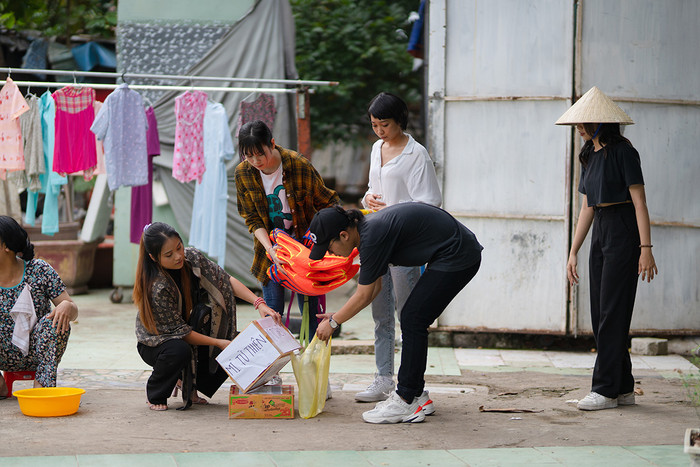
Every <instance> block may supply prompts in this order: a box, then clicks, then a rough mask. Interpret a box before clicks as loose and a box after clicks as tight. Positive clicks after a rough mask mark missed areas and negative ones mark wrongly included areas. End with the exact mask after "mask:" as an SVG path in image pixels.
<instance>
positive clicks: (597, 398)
mask: <svg viewBox="0 0 700 467" xmlns="http://www.w3.org/2000/svg"><path fill="white" fill-rule="evenodd" d="M577 407H578V408H579V410H602V409H614V408H615V407H617V399H613V398H611V397H605V396H603V395H600V394H598V393H597V392H591V393H590V394H588V395H587V396H586V397H584V398H583V399H581V400H580V401H579V402H578V406H577Z"/></svg>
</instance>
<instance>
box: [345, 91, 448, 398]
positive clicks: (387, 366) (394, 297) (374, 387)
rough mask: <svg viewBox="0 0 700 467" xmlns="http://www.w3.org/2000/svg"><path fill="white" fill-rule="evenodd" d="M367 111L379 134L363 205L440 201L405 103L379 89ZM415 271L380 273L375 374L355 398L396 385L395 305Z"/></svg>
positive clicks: (375, 311) (382, 393) (383, 393)
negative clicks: (409, 130) (410, 127)
mask: <svg viewBox="0 0 700 467" xmlns="http://www.w3.org/2000/svg"><path fill="white" fill-rule="evenodd" d="M367 115H368V117H369V119H370V121H371V123H372V129H373V130H374V133H375V134H376V135H377V136H378V137H379V140H378V141H377V142H376V143H374V145H373V146H372V154H371V156H370V169H369V189H368V190H367V193H365V196H364V197H363V198H362V205H363V206H364V207H365V208H367V209H371V210H379V209H382V208H384V207H386V206H391V205H394V204H398V203H405V202H412V201H418V202H422V203H427V204H432V205H434V206H440V204H442V195H441V193H440V188H439V187H438V181H437V177H436V176H435V168H434V167H433V161H432V160H431V159H430V156H429V155H428V151H426V149H425V148H424V147H423V146H422V145H421V144H420V143H418V142H417V141H416V140H414V139H413V137H412V136H411V135H409V134H408V133H405V130H406V127H407V125H408V107H407V106H406V103H405V102H404V101H403V100H402V99H401V98H399V97H397V96H395V95H393V94H389V93H387V92H382V93H379V94H378V95H377V96H375V97H374V99H372V101H371V102H370V103H369V107H368V109H367ZM419 277H420V268H417V267H403V266H391V267H390V268H389V271H388V272H387V273H386V274H385V275H384V276H383V277H382V289H381V292H379V295H378V296H377V297H376V298H375V299H374V301H373V302H372V317H373V318H374V325H375V328H374V329H375V331H374V353H375V361H376V365H377V375H376V377H375V379H374V381H373V382H372V384H370V385H369V387H368V388H367V389H365V390H364V391H362V392H359V393H357V394H356V395H355V399H356V400H358V401H361V402H376V401H380V400H385V399H386V398H387V397H388V395H389V393H391V392H392V391H393V390H394V389H395V388H394V338H395V321H394V309H397V310H399V313H400V312H401V308H402V307H403V305H404V303H405V301H406V298H407V297H408V295H409V294H410V293H411V290H412V289H413V286H415V284H416V282H417V281H418V278H419ZM399 319H400V315H399Z"/></svg>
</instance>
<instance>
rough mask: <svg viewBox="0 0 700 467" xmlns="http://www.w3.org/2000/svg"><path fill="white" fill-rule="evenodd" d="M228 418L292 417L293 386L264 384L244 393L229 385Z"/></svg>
mask: <svg viewBox="0 0 700 467" xmlns="http://www.w3.org/2000/svg"><path fill="white" fill-rule="evenodd" d="M228 418H294V386H292V385H291V384H282V385H279V384H278V385H265V386H262V387H259V388H257V389H256V390H255V391H253V392H249V393H246V394H242V393H241V392H240V390H239V389H238V386H231V391H230V393H229V404H228Z"/></svg>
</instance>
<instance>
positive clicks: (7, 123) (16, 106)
mask: <svg viewBox="0 0 700 467" xmlns="http://www.w3.org/2000/svg"><path fill="white" fill-rule="evenodd" d="M28 110H29V105H27V101H25V100H24V97H22V93H21V92H20V91H19V88H18V87H17V85H16V84H15V83H14V81H12V79H11V78H9V77H8V78H7V81H6V83H5V85H4V86H3V87H2V89H0V179H2V180H5V178H6V176H7V172H8V171H15V170H24V150H23V148H22V132H21V130H20V126H19V116H20V115H22V114H23V113H24V112H26V111H28Z"/></svg>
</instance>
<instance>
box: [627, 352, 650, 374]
mask: <svg viewBox="0 0 700 467" xmlns="http://www.w3.org/2000/svg"><path fill="white" fill-rule="evenodd" d="M630 360H632V371H634V370H650V369H651V367H650V366H649V364H647V362H645V361H644V359H643V358H641V357H640V356H638V355H630Z"/></svg>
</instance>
